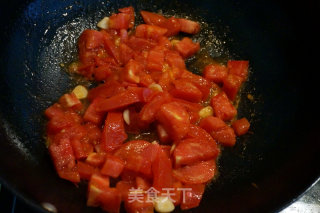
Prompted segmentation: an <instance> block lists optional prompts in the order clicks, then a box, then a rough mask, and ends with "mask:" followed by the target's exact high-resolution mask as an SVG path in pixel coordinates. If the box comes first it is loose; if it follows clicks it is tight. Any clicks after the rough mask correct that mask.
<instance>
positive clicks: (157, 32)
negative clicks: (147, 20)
mask: <svg viewBox="0 0 320 213" xmlns="http://www.w3.org/2000/svg"><path fill="white" fill-rule="evenodd" d="M167 31H168V30H167V29H166V28H162V27H158V26H156V25H148V24H140V25H138V26H137V28H136V33H135V35H136V36H137V37H138V38H145V39H152V40H155V41H158V40H159V39H160V38H161V37H162V36H164V35H165V34H166V33H167Z"/></svg>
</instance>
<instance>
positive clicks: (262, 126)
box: [0, 0, 319, 212]
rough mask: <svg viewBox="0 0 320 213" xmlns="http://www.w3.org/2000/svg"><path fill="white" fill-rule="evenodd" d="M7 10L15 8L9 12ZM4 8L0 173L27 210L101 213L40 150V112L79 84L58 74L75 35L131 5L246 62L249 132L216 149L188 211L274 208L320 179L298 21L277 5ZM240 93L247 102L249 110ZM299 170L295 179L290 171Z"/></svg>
mask: <svg viewBox="0 0 320 213" xmlns="http://www.w3.org/2000/svg"><path fill="white" fill-rule="evenodd" d="M14 3H16V4H17V5H19V6H18V7H15V8H19V9H18V10H17V9H14V8H13V7H12V6H10V5H11V4H14ZM10 5H9V6H8V11H7V12H6V13H8V14H10V16H11V19H10V20H9V23H6V26H10V27H7V28H6V29H7V31H5V33H4V35H3V36H2V38H1V41H2V42H3V45H4V46H3V47H5V48H3V49H2V52H1V59H0V60H1V65H0V66H1V78H0V81H1V82H0V87H1V96H0V97H1V103H0V106H1V111H0V112H1V114H0V118H1V136H2V137H1V138H2V139H1V143H0V151H1V153H0V175H1V178H2V179H3V181H4V182H5V183H7V184H9V185H10V186H11V187H12V188H13V189H14V190H16V191H17V193H19V194H20V195H21V196H24V197H25V199H26V200H27V201H28V202H30V201H32V202H35V203H42V202H50V203H52V204H54V205H55V206H56V207H57V208H58V209H59V211H60V212H80V211H81V212H84V211H85V212H98V211H100V210H99V209H93V208H87V207H85V199H86V196H85V193H86V189H85V186H83V185H80V186H79V187H78V188H77V187H75V186H74V185H72V184H70V183H68V182H66V181H64V180H62V179H60V178H58V176H57V175H56V173H55V171H54V168H53V166H52V164H51V161H50V157H49V155H48V152H47V149H46V147H45V139H44V131H45V128H44V125H45V118H44V116H43V111H44V110H45V109H46V108H47V107H48V106H49V105H51V104H52V103H54V102H55V101H56V100H57V99H58V98H59V97H60V96H61V95H62V94H63V93H65V92H67V91H69V90H70V89H71V88H73V87H74V86H75V85H76V84H77V82H75V81H72V80H71V78H70V76H69V75H68V74H67V73H66V72H65V70H64V69H65V66H66V65H67V64H68V63H70V62H71V61H73V60H75V59H76V53H77V48H76V42H77V38H78V37H79V35H80V33H81V32H82V31H83V30H84V29H86V28H95V24H96V23H97V22H98V21H99V20H100V19H101V18H102V17H104V16H109V15H110V14H111V13H112V12H116V11H117V9H119V8H122V7H125V6H129V5H132V6H134V7H135V9H136V12H138V11H140V10H148V11H154V12H162V13H164V14H167V15H177V16H180V17H185V16H188V17H190V18H191V19H194V20H197V21H200V22H205V23H206V24H205V23H203V30H202V31H201V33H200V35H197V36H195V37H194V39H196V40H198V41H201V45H202V46H206V49H207V50H208V51H209V53H210V54H211V56H212V57H214V58H218V59H221V58H232V59H244V60H249V61H250V69H251V70H250V77H249V82H248V83H247V84H246V86H245V88H244V89H243V91H242V95H241V96H242V98H241V102H240V105H239V117H247V118H249V120H250V121H251V126H252V128H251V132H252V134H249V135H246V136H244V137H241V138H240V139H239V140H238V142H237V144H236V146H235V147H233V148H224V150H223V153H222V156H221V157H220V159H219V177H218V178H217V180H216V181H214V182H213V183H211V184H210V186H209V187H208V188H207V190H206V193H205V195H204V198H203V201H202V204H201V205H200V207H199V208H197V209H194V210H192V212H211V211H212V210H213V209H214V210H215V211H216V212H228V211H237V212H246V211H248V210H252V211H261V210H263V211H265V210H274V209H277V208H280V207H281V206H283V205H284V204H285V203H287V202H290V199H292V198H293V197H294V196H297V195H298V194H299V193H301V192H302V191H303V190H304V189H305V188H306V187H307V186H308V184H310V183H311V182H312V181H313V180H314V179H315V178H316V177H317V176H318V175H319V167H318V168H317V167H315V168H314V167H312V166H309V165H313V163H314V160H315V159H316V151H317V150H316V147H318V148H319V143H316V142H317V141H318V140H317V139H319V136H316V134H315V132H314V131H313V129H314V128H315V125H313V122H314V121H312V120H311V119H310V116H307V113H308V111H306V110H305V108H306V105H305V102H304V101H305V99H306V98H307V96H306V95H305V94H306V93H305V91H306V90H307V89H309V88H308V86H307V85H306V82H305V81H304V79H303V78H298V76H299V70H300V68H301V67H302V65H303V64H302V62H303V59H304V57H305V55H302V56H301V55H299V54H298V52H297V48H299V47H302V48H303V47H305V45H304V43H297V41H300V39H302V37H299V36H301V34H300V30H301V27H305V26H302V25H301V24H302V23H303V20H304V19H301V20H298V19H293V18H292V15H293V12H292V11H291V10H287V9H286V8H285V7H283V5H280V4H274V3H273V2H270V1H264V2H251V1H236V2H235V1H231V0H230V1H209V0H208V1H191V0H188V1H165V0H158V1H146V0H142V1H138V0H135V1H102V0H97V1H94V2H93V1H90V0H81V1H72V0H66V1H59V2H57V1H54V0H48V1H40V0H36V1H32V2H23V1H16V2H15V1H13V2H12V3H10ZM10 8H11V9H12V11H10ZM13 11H15V12H13ZM293 11H295V10H294V9H293ZM137 14H138V13H137ZM8 16H9V15H8ZM137 19H138V20H137V21H138V22H141V18H139V17H138V18H137ZM310 39H311V40H312V38H310ZM304 42H307V41H305V40H304ZM1 44H2V43H1ZM293 44H295V46H294V45H293ZM193 62H194V60H190V61H189V63H190V64H192V63H193ZM62 64H63V65H65V66H64V67H63V65H62ZM304 67H305V68H307V65H305V64H304ZM192 71H194V72H199V70H197V69H194V68H193V70H192ZM247 94H252V95H253V96H254V101H253V102H252V101H250V100H248V99H247V98H246V96H247ZM301 123H308V124H309V125H301ZM310 147H314V148H313V149H310ZM306 165H308V166H309V167H308V166H306ZM301 168H303V172H297V171H298V170H301ZM256 186H257V187H256ZM32 205H33V204H32Z"/></svg>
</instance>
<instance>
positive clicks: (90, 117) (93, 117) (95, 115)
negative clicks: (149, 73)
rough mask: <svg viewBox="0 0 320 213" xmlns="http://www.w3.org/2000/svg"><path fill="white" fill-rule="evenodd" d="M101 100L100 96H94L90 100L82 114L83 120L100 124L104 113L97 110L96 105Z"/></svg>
mask: <svg viewBox="0 0 320 213" xmlns="http://www.w3.org/2000/svg"><path fill="white" fill-rule="evenodd" d="M102 101H104V98H100V97H98V98H95V99H94V100H93V101H92V103H91V104H90V105H89V107H88V108H87V110H86V112H85V113H84V115H83V119H84V120H85V121H90V122H92V123H95V124H100V123H101V122H102V121H103V119H104V117H105V115H106V113H105V112H98V111H97V109H98V106H99V104H100V103H101V102H102Z"/></svg>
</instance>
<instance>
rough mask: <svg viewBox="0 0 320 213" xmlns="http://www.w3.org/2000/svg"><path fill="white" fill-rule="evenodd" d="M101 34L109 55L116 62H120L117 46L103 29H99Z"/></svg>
mask: <svg viewBox="0 0 320 213" xmlns="http://www.w3.org/2000/svg"><path fill="white" fill-rule="evenodd" d="M100 32H101V33H102V34H103V41H104V48H105V49H106V51H107V53H108V54H109V55H111V56H112V57H113V58H114V59H115V60H116V62H117V63H119V64H120V63H121V60H120V51H119V48H118V47H117V46H116V45H115V42H114V40H113V38H112V36H111V35H110V34H109V33H108V32H107V31H105V30H102V31H100Z"/></svg>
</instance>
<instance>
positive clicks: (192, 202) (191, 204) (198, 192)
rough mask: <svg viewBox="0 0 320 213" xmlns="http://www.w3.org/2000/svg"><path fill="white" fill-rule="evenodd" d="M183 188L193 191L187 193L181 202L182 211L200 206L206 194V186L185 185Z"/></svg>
mask: <svg viewBox="0 0 320 213" xmlns="http://www.w3.org/2000/svg"><path fill="white" fill-rule="evenodd" d="M183 188H185V189H191V190H190V191H189V190H186V191H185V198H184V200H183V201H182V202H181V205H180V208H181V209H182V210H187V209H192V208H195V207H197V206H199V204H200V201H201V199H202V195H203V193H204V189H205V184H185V185H184V186H183Z"/></svg>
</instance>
